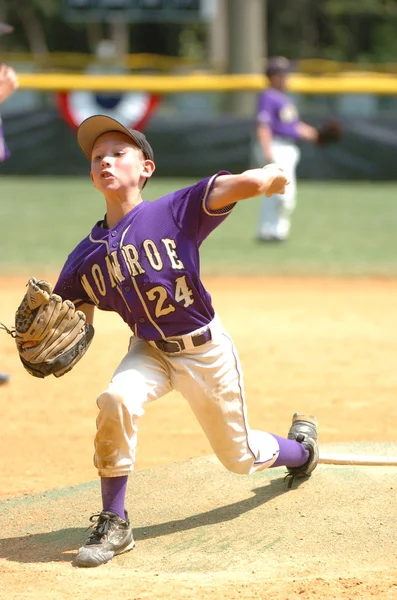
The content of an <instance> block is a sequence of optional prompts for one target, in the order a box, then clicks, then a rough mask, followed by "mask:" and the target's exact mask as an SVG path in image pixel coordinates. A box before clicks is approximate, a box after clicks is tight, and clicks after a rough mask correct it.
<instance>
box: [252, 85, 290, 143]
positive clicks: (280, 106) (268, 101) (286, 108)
mask: <svg viewBox="0 0 397 600" xmlns="http://www.w3.org/2000/svg"><path fill="white" fill-rule="evenodd" d="M256 120H257V123H261V124H263V125H268V127H269V128H270V130H271V132H272V134H273V135H274V136H281V137H289V138H292V139H297V138H298V137H299V135H298V131H297V124H298V123H299V115H298V111H297V110H296V108H295V106H294V105H293V104H292V102H291V100H290V99H289V98H288V96H287V95H286V94H284V93H283V92H280V91H278V90H275V89H274V88H268V89H267V90H265V91H263V92H261V93H260V94H259V97H258V102H257V111H256Z"/></svg>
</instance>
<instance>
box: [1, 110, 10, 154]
mask: <svg viewBox="0 0 397 600" xmlns="http://www.w3.org/2000/svg"><path fill="white" fill-rule="evenodd" d="M9 156H10V153H9V151H8V148H7V145H6V141H5V138H4V131H3V124H2V122H1V117H0V163H2V162H3V161H5V160H6V159H7V158H9Z"/></svg>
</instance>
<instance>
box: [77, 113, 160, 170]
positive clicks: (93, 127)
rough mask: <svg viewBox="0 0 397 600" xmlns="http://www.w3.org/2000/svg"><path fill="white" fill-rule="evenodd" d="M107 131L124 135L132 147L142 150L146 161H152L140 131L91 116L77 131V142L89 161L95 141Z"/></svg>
mask: <svg viewBox="0 0 397 600" xmlns="http://www.w3.org/2000/svg"><path fill="white" fill-rule="evenodd" d="M109 131H120V132H121V133H125V135H128V137H130V138H131V140H132V141H133V142H134V145H135V146H136V147H137V148H140V149H141V150H142V152H143V155H144V157H145V158H146V159H149V160H153V161H154V152H153V149H152V147H151V145H150V144H149V142H148V141H147V139H146V136H145V135H144V134H143V133H142V132H141V131H137V130H136V129H128V128H127V127H124V125H122V124H121V123H119V121H116V119H113V118H112V117H108V116H106V115H92V116H91V117H88V118H87V119H85V120H84V121H83V122H82V123H81V124H80V126H79V128H78V130H77V142H78V144H79V146H80V148H81V150H82V151H83V152H84V154H85V155H86V157H87V158H88V159H89V160H91V152H92V148H93V146H94V144H95V140H96V139H98V138H99V136H100V135H102V134H103V133H108V132H109Z"/></svg>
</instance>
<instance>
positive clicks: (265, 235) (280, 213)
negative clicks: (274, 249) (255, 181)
mask: <svg viewBox="0 0 397 600" xmlns="http://www.w3.org/2000/svg"><path fill="white" fill-rule="evenodd" d="M272 154H273V157H274V161H275V163H276V164H277V165H279V166H280V167H281V168H282V169H284V171H285V173H286V175H287V176H288V179H289V180H290V184H289V185H288V186H287V187H286V190H285V194H283V195H278V194H274V195H273V196H271V197H270V198H266V196H263V198H262V202H261V208H260V213H259V228H258V237H259V238H261V239H274V238H275V239H280V240H285V239H286V238H287V237H288V235H289V231H290V227H291V214H292V212H293V210H294V208H295V206H296V167H297V165H298V162H299V159H300V150H299V148H298V147H297V146H296V145H295V144H293V143H292V142H289V141H288V140H284V139H281V138H274V139H273V142H272ZM255 160H256V163H257V165H258V166H264V164H265V162H264V161H265V159H264V156H263V153H262V150H261V148H260V147H259V145H258V144H257V145H256V150H255Z"/></svg>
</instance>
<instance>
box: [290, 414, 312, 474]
mask: <svg viewBox="0 0 397 600" xmlns="http://www.w3.org/2000/svg"><path fill="white" fill-rule="evenodd" d="M317 438H318V430H317V419H316V418H315V417H312V416H308V415H300V414H299V413H295V414H294V416H293V417H292V425H291V427H290V430H289V432H288V439H289V440H295V441H296V442H299V443H300V444H302V446H304V447H305V448H306V449H307V450H308V451H309V458H308V460H307V461H306V462H305V464H304V465H301V466H300V467H287V470H288V476H287V477H291V478H292V479H293V478H295V477H309V476H310V475H311V474H312V472H313V471H314V469H315V468H316V467H317V464H318V459H319V452H318V442H317ZM291 483H292V481H291Z"/></svg>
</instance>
